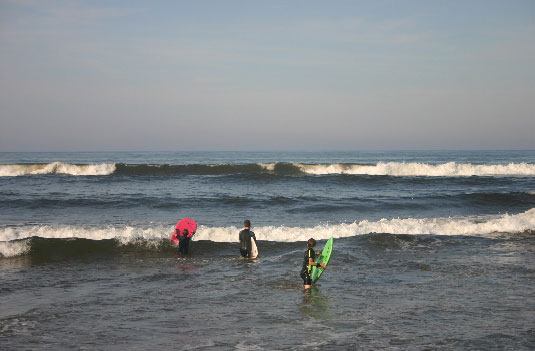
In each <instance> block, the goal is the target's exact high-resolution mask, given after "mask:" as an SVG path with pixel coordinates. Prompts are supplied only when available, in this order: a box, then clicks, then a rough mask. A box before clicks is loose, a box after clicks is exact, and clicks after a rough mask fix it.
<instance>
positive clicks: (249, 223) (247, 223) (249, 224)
mask: <svg viewBox="0 0 535 351" xmlns="http://www.w3.org/2000/svg"><path fill="white" fill-rule="evenodd" d="M243 226H244V227H245V228H251V221H250V220H248V219H246V220H245V221H243Z"/></svg>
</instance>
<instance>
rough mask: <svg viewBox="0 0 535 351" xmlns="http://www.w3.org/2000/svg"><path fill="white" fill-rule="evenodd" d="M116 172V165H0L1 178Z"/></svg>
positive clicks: (94, 174) (107, 173)
mask: <svg viewBox="0 0 535 351" xmlns="http://www.w3.org/2000/svg"><path fill="white" fill-rule="evenodd" d="M114 172H115V164H114V163H101V164H86V165H76V164H71V163H64V162H52V163H42V164H41V163H35V164H10V165H0V177H16V176H24V175H40V174H58V175H71V176H96V175H109V174H112V173H114Z"/></svg>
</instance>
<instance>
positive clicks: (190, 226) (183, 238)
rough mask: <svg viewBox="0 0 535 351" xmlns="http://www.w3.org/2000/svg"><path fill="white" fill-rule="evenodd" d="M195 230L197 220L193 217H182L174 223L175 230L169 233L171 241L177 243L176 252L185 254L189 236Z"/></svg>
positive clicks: (187, 248)
mask: <svg viewBox="0 0 535 351" xmlns="http://www.w3.org/2000/svg"><path fill="white" fill-rule="evenodd" d="M196 231H197V222H195V221H194V220H193V219H189V218H182V219H181V220H180V221H178V223H177V224H176V227H175V230H174V231H173V234H172V235H171V241H172V242H174V243H175V244H178V253H179V254H187V253H188V250H189V243H190V241H191V237H192V236H193V234H195V232H196Z"/></svg>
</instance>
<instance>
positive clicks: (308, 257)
mask: <svg viewBox="0 0 535 351" xmlns="http://www.w3.org/2000/svg"><path fill="white" fill-rule="evenodd" d="M307 246H308V250H307V251H306V252H305V260H304V261H303V268H302V269H301V278H303V281H304V283H305V289H310V287H311V286H312V279H311V278H310V271H311V270H312V266H319V267H321V268H323V269H325V265H324V264H323V263H316V262H314V260H315V259H316V252H314V248H315V247H316V240H314V239H313V238H310V239H308V242H307ZM318 254H321V251H318Z"/></svg>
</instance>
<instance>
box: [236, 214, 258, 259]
mask: <svg viewBox="0 0 535 351" xmlns="http://www.w3.org/2000/svg"><path fill="white" fill-rule="evenodd" d="M243 228H244V229H243V230H242V231H241V232H240V239H239V241H240V253H241V255H242V256H243V257H247V258H249V257H251V240H252V239H254V241H255V242H256V236H255V234H254V232H253V231H251V221H249V220H248V219H246V220H245V221H243Z"/></svg>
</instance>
